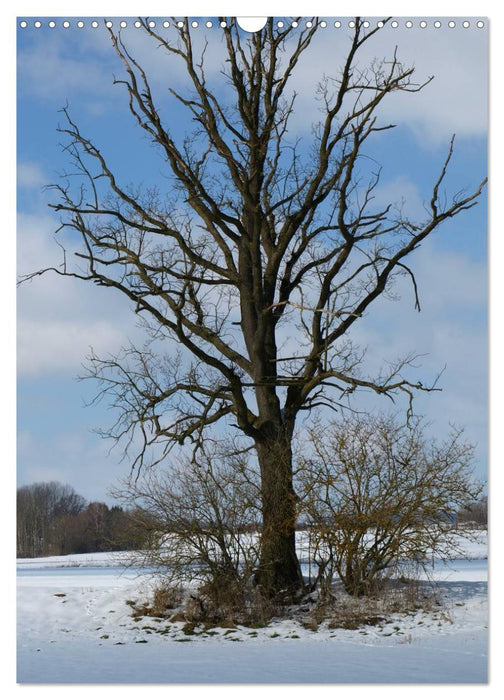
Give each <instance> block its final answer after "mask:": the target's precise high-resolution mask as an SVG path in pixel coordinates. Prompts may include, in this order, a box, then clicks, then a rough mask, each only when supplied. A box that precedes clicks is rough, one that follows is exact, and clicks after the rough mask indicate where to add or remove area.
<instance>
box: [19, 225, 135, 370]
mask: <svg viewBox="0 0 504 700" xmlns="http://www.w3.org/2000/svg"><path fill="white" fill-rule="evenodd" d="M57 227H58V222H57V221H55V220H54V219H52V218H51V217H50V216H47V215H40V216H37V215H36V214H34V215H28V214H21V215H20V216H19V217H18V241H19V243H18V269H19V274H20V275H21V276H22V275H25V274H27V273H31V272H34V271H36V270H40V269H43V268H46V267H58V265H59V264H60V262H61V258H62V251H61V249H60V248H59V246H58V245H57V244H56V243H55V241H54V231H55V230H56V228H57ZM68 254H69V256H70V255H71V246H70V251H69V253H68ZM17 302H18V303H17V312H18V323H17V332H18V346H17V359H18V374H19V375H20V376H21V377H24V376H30V377H36V376H41V375H43V374H45V373H47V372H57V371H61V372H71V373H73V374H77V373H78V372H79V370H80V369H81V365H82V363H83V361H84V360H85V357H86V355H87V354H88V351H89V348H90V347H93V348H94V349H95V350H96V351H97V352H98V351H101V352H112V353H113V352H117V351H118V350H119V349H120V348H121V347H122V346H124V345H128V343H129V341H128V338H134V337H135V336H136V335H137V334H138V329H137V328H136V325H135V317H134V316H133V314H132V313H131V310H130V307H129V305H128V303H127V302H126V301H125V300H124V299H121V298H120V296H119V295H118V294H116V295H114V294H113V293H112V294H110V291H109V290H105V291H104V290H101V289H98V288H97V287H95V286H93V285H89V284H86V283H85V282H81V281H79V280H75V279H72V278H65V277H62V276H60V275H57V274H55V273H54V272H48V273H46V274H44V275H42V276H41V277H35V278H34V279H33V280H32V281H30V282H25V283H23V284H22V285H21V286H20V287H19V289H18V298H17Z"/></svg>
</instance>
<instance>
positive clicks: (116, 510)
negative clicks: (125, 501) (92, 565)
mask: <svg viewBox="0 0 504 700" xmlns="http://www.w3.org/2000/svg"><path fill="white" fill-rule="evenodd" d="M141 546H142V542H141V539H140V538H139V536H138V533H137V532H135V531H134V528H133V525H132V521H131V514H130V513H128V512H127V511H125V510H124V509H123V508H121V507H119V506H112V507H111V508H109V506H107V504H106V503H99V502H91V503H87V502H86V500H85V499H84V498H83V497H82V496H80V495H79V494H77V493H76V492H75V491H74V489H73V488H72V487H71V486H68V485H65V484H61V483H59V482H57V481H51V482H46V483H36V484H31V485H29V486H21V487H20V488H18V490H17V546H16V551H17V556H18V557H41V556H50V555H61V554H80V553H83V552H102V551H113V550H126V549H135V548H138V547H141Z"/></svg>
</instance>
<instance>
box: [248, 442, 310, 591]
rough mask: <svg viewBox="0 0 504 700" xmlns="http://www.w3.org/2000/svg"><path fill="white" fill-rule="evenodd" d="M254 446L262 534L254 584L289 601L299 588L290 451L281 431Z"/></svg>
mask: <svg viewBox="0 0 504 700" xmlns="http://www.w3.org/2000/svg"><path fill="white" fill-rule="evenodd" d="M272 432H277V434H276V435H270V436H269V437H268V438H266V439H265V440H264V441H261V442H260V443H258V444H257V455H258V459H259V466H260V470H261V497H262V515H263V523H262V532H261V559H260V564H259V570H258V572H257V577H256V582H257V584H258V585H259V586H260V587H261V588H262V589H263V590H264V591H265V592H267V593H268V594H269V595H280V596H283V597H287V598H290V597H292V596H293V595H295V594H296V592H298V591H299V590H300V589H301V588H302V587H303V578H302V574H301V567H300V565H299V560H298V557H297V554H296V519H297V508H296V495H295V492H294V487H293V483H292V481H293V472H292V450H291V444H290V440H289V439H288V438H287V437H286V436H285V435H282V430H281V429H280V430H279V431H275V429H273V431H272Z"/></svg>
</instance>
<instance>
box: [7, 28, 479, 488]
mask: <svg viewBox="0 0 504 700" xmlns="http://www.w3.org/2000/svg"><path fill="white" fill-rule="evenodd" d="M33 21H34V20H33V18H32V19H30V20H28V23H29V26H28V28H26V29H18V271H19V273H20V274H25V273H28V272H31V271H33V270H34V269H38V268H40V267H44V266H46V265H51V264H57V262H59V260H60V250H59V247H58V246H57V244H56V243H55V242H54V231H55V230H56V228H57V226H58V221H57V219H55V218H54V216H53V215H52V214H51V211H50V210H49V209H48V207H47V203H48V202H49V201H51V196H50V193H48V192H44V191H43V189H42V188H43V186H44V185H46V184H48V183H51V182H55V181H56V180H57V176H58V174H59V173H61V172H63V171H64V170H65V169H68V167H69V166H68V162H67V161H66V159H65V156H64V154H62V153H61V149H60V147H59V145H58V144H59V142H60V141H61V136H60V135H59V134H57V132H56V127H57V125H58V123H59V122H61V115H60V114H58V110H59V109H61V107H63V106H64V105H65V104H66V103H67V102H68V104H69V108H70V111H71V114H72V115H73V116H74V117H75V118H76V119H77V120H78V122H79V125H80V126H81V128H82V131H83V132H84V133H86V134H87V135H90V136H92V137H93V139H95V141H96V142H97V144H98V145H101V146H102V147H103V150H104V153H106V155H107V157H108V158H109V160H110V162H111V163H113V164H114V166H115V167H116V168H117V169H118V170H119V171H120V172H121V173H124V174H125V175H124V177H125V181H126V182H128V181H130V180H134V179H136V178H138V179H139V180H141V181H143V182H151V181H152V182H153V181H157V180H160V179H161V181H162V175H163V173H162V164H161V162H160V160H159V159H158V158H157V157H156V156H155V154H154V152H153V150H152V148H151V147H150V145H149V144H148V143H147V142H146V141H145V139H144V138H143V137H142V136H139V135H138V131H137V129H136V128H135V127H134V125H133V124H132V121H131V118H130V117H129V115H128V114H127V109H126V101H125V95H124V92H123V90H121V88H120V86H113V85H112V78H113V74H114V73H116V74H117V75H118V74H119V73H120V71H121V67H120V65H118V64H117V62H116V61H115V60H114V57H113V52H112V49H111V46H110V43H109V41H108V38H107V35H106V33H105V31H104V30H103V28H100V29H92V28H91V27H90V26H89V22H90V20H89V19H86V26H85V27H84V28H82V29H79V28H78V27H76V26H75V19H73V20H72V19H70V22H71V27H70V28H69V29H63V28H62V27H61V22H62V19H59V18H58V20H57V24H58V26H57V27H56V28H54V29H51V28H49V27H48V26H47V18H41V22H42V27H41V28H39V29H35V28H34V26H33ZM398 21H399V23H400V26H399V27H398V28H397V29H393V28H392V27H386V28H385V29H384V30H383V32H380V33H379V34H378V35H377V37H376V40H375V41H374V42H373V45H372V48H371V49H370V53H368V55H367V56H365V57H364V58H363V60H364V61H365V60H371V59H372V58H373V55H376V56H379V57H381V56H385V55H390V54H391V52H393V50H394V47H395V46H396V45H397V46H398V54H399V56H400V57H401V58H402V60H403V61H404V62H405V63H406V64H412V63H413V64H414V65H415V67H416V75H417V76H418V79H419V80H420V81H423V80H424V79H426V78H427V77H429V76H430V75H433V74H434V76H435V79H434V80H433V82H432V83H431V84H430V85H429V86H428V87H427V88H426V89H425V90H424V91H422V92H421V93H418V94H414V95H399V96H398V97H394V99H393V102H392V103H391V104H390V105H389V106H388V107H387V108H386V109H384V110H383V114H382V118H383V120H384V121H392V122H393V123H396V124H398V127H397V129H395V130H393V131H391V132H384V133H383V134H382V135H381V136H380V137H379V138H378V139H377V140H376V142H375V143H374V145H373V147H372V148H370V149H369V150H368V155H369V156H370V157H372V158H375V159H376V160H377V161H378V162H380V163H381V165H382V167H383V174H382V181H381V184H380V187H379V188H378V191H377V197H378V198H379V199H380V201H384V202H385V201H386V202H389V201H393V202H395V201H397V202H399V201H400V200H401V198H404V200H405V202H406V205H407V208H408V210H409V211H412V212H414V213H418V214H419V215H421V213H422V210H423V204H424V201H426V200H427V199H428V197H429V191H430V187H431V186H432V183H433V181H434V180H435V179H436V177H437V175H438V173H439V169H440V167H441V165H442V163H443V160H444V158H445V155H446V150H447V147H448V143H449V139H450V136H451V134H452V133H456V134H457V137H456V151H455V157H454V160H453V164H452V168H451V170H450V175H449V178H448V180H447V185H446V189H447V191H448V193H452V192H456V191H458V190H459V189H461V188H464V187H468V188H472V187H475V186H477V184H479V182H480V181H481V179H483V177H484V176H485V175H486V168H487V164H486V138H487V78H488V75H487V63H486V58H487V28H486V27H485V28H483V29H478V28H477V27H476V26H475V24H476V20H475V19H474V18H471V27H470V28H468V29H465V28H463V27H462V26H461V23H460V22H458V23H457V26H456V27H454V28H453V29H450V28H449V27H448V26H447V20H446V19H445V18H443V23H442V24H443V26H442V27H441V28H439V29H435V28H434V27H433V26H432V21H433V20H432V19H431V20H430V21H429V26H428V27H427V28H426V29H421V28H420V27H419V19H418V18H414V19H413V25H414V26H413V27H412V28H410V29H408V28H406V27H405V22H406V18H399V19H398ZM128 24H129V26H128V28H127V29H126V30H125V36H124V38H125V41H126V43H128V44H129V45H131V46H132V47H134V49H135V51H137V52H138V53H139V54H140V55H142V57H143V60H144V62H145V64H146V65H147V67H148V69H149V70H150V74H151V75H152V80H153V87H154V89H155V90H156V91H159V94H164V93H162V91H163V90H164V91H166V85H167V84H168V83H169V84H170V85H171V84H172V82H174V83H175V84H176V85H177V87H179V88H180V87H181V86H183V74H182V73H181V72H180V71H178V70H177V68H176V66H174V65H170V66H168V67H166V66H165V64H164V63H163V62H162V60H161V57H160V55H159V51H157V50H156V49H153V48H152V47H151V46H150V45H146V44H145V42H144V41H143V39H142V36H141V34H140V33H139V32H140V30H137V29H135V28H134V27H133V26H132V21H131V20H129V21H128ZM167 31H169V30H167ZM201 36H203V34H201ZM210 41H211V46H210V50H209V56H210V60H211V62H212V70H214V71H215V74H216V75H217V71H218V69H219V65H220V56H221V53H220V52H221V44H220V39H219V30H218V29H215V30H212V34H211V38H210ZM346 42H347V32H346V31H345V29H344V28H340V29H335V28H332V27H330V28H329V27H328V28H327V29H325V30H324V31H321V32H320V33H319V34H318V35H317V37H316V40H315V41H314V43H313V45H312V47H311V49H312V50H311V52H310V55H309V56H307V60H306V62H305V63H304V64H303V65H302V66H300V68H299V70H298V71H297V73H296V75H295V80H296V86H295V87H296V91H297V92H298V94H299V98H298V110H299V111H298V114H299V117H298V118H297V119H295V120H294V123H293V129H294V130H295V132H296V135H298V136H299V137H300V138H303V139H308V138H309V133H310V132H309V130H310V124H311V121H313V120H314V119H316V111H315V110H314V108H313V107H314V99H313V95H314V89H315V85H316V82H317V80H318V79H319V77H320V73H321V71H323V72H326V73H327V74H331V72H335V71H336V70H337V67H338V65H339V62H340V61H341V57H342V56H343V52H344V49H345V46H346V45H347V44H346ZM167 114H168V112H167ZM169 114H170V120H171V121H170V123H171V124H172V125H173V126H172V128H173V129H174V130H175V131H176V132H177V131H178V132H180V133H181V132H182V127H183V125H184V123H185V122H184V121H183V120H181V119H180V117H179V115H178V114H177V113H176V112H170V113H169ZM486 228H487V227H486V206H485V201H484V199H482V201H481V202H480V204H479V205H478V206H477V207H475V208H474V209H472V210H471V211H469V212H467V213H465V214H462V215H461V216H460V217H457V218H456V219H455V220H454V221H452V222H449V223H447V224H445V225H444V226H443V227H441V228H440V229H439V230H438V231H436V233H435V234H434V236H433V237H432V238H431V239H429V240H428V241H427V242H426V244H425V245H424V246H423V247H422V248H421V249H420V250H419V251H417V253H416V256H415V257H414V258H413V257H412V258H411V259H410V262H411V264H412V267H413V269H414V271H415V274H416V276H417V280H418V283H419V290H420V302H421V305H422V312H421V314H418V313H417V312H415V311H414V308H413V299H412V294H411V290H410V289H409V288H405V289H404V290H402V289H400V290H399V291H400V292H401V296H402V301H400V302H396V303H392V302H389V301H383V302H381V303H380V304H379V305H378V306H377V308H376V311H375V313H374V314H373V313H370V315H369V318H368V319H364V321H363V323H362V324H361V325H360V326H359V327H358V328H357V327H356V331H355V338H356V339H357V340H358V341H359V342H360V343H362V345H367V346H368V347H369V348H370V349H371V350H372V352H371V353H370V354H371V358H370V362H371V363H372V362H373V361H374V362H376V363H378V364H379V363H381V362H383V361H384V360H387V359H389V360H395V359H396V358H397V357H399V356H401V355H403V354H405V353H407V352H409V351H410V350H415V351H417V352H418V353H421V354H422V355H424V357H423V358H422V367H421V368H419V370H418V372H419V374H420V376H421V377H422V378H425V379H426V380H427V381H428V380H429V378H432V377H433V376H435V375H436V374H437V372H438V371H439V370H441V369H442V368H443V367H444V366H445V365H446V370H445V372H444V374H443V377H442V387H443V392H442V393H440V394H432V395H428V396H425V397H422V398H421V399H420V401H419V404H418V408H419V409H420V411H421V412H423V413H425V414H426V415H427V416H428V417H429V418H430V419H431V420H432V422H433V431H434V432H436V433H437V434H439V435H440V436H443V435H445V434H446V432H447V429H448V427H449V423H450V421H452V422H455V423H456V424H457V425H463V426H466V429H467V437H468V438H469V439H470V440H471V441H473V442H476V443H477V445H478V447H477V465H476V466H477V470H478V473H479V474H480V475H483V474H484V473H485V471H486V463H487V370H488V368H487V351H488V349H487V327H486V319H487V301H488V300H487V269H486V256H487V245H486ZM140 337H141V331H140V330H139V329H138V328H137V327H136V325H135V319H134V317H133V315H132V314H131V313H130V310H129V308H128V305H127V303H125V302H124V301H123V300H122V299H120V298H119V297H118V296H116V295H114V294H111V293H110V292H109V291H103V290H99V289H96V288H94V287H90V286H88V285H85V284H84V283H79V282H77V281H74V280H65V279H62V278H59V277H56V276H45V277H44V278H41V279H36V280H34V281H33V282H32V283H31V284H27V285H25V286H23V287H21V288H20V290H19V294H18V480H19V483H21V484H24V483H31V482H33V481H45V480H51V479H55V480H58V481H62V482H65V483H69V484H71V485H72V486H73V487H74V488H75V489H76V490H77V491H78V492H79V493H81V494H82V495H83V496H84V497H85V498H87V499H89V500H95V499H100V500H101V499H108V497H107V491H108V489H109V488H110V487H111V486H112V485H113V484H114V481H115V480H116V479H117V478H118V477H120V476H121V475H124V474H125V473H126V472H127V469H128V463H127V462H121V461H120V457H121V453H120V452H112V453H111V454H109V448H110V445H109V444H108V443H106V442H104V441H103V440H101V439H100V438H99V437H98V436H97V435H95V434H93V432H92V429H93V427H98V426H100V424H101V423H103V422H105V423H107V424H108V423H110V422H111V416H110V411H108V410H107V407H106V406H105V405H99V406H97V407H95V406H93V407H91V408H85V407H84V404H85V403H86V402H88V401H89V400H90V399H91V398H92V396H93V395H94V389H96V387H93V386H92V385H91V383H90V382H77V381H76V379H75V378H76V376H78V375H79V374H80V373H81V372H82V370H81V365H82V363H83V361H84V360H85V357H86V354H87V352H88V349H89V346H93V347H94V348H95V349H96V350H97V351H102V352H107V351H111V352H114V351H117V350H119V348H120V347H121V346H122V345H125V344H127V343H128V340H129V339H133V340H135V339H136V340H138V339H139V338H140ZM384 408H385V409H388V408H389V406H388V405H387V406H384Z"/></svg>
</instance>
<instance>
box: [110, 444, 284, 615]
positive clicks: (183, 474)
mask: <svg viewBox="0 0 504 700" xmlns="http://www.w3.org/2000/svg"><path fill="white" fill-rule="evenodd" d="M259 496H260V492H259V486H258V477H257V473H256V471H255V470H254V468H253V466H251V465H250V463H249V461H248V459H247V456H246V454H242V453H239V452H237V451H236V450H229V449H224V448H223V447H222V446H217V447H214V448H213V450H212V451H209V450H208V449H207V451H206V452H205V453H203V454H201V453H200V454H199V456H198V459H195V458H193V459H192V460H189V459H188V460H186V461H185V462H184V463H181V464H179V465H177V466H173V467H172V468H170V469H169V470H167V471H165V472H163V473H160V472H158V471H154V470H150V471H148V472H145V473H144V474H143V476H142V478H141V479H138V480H134V479H130V480H129V481H128V482H127V483H125V484H124V487H123V488H122V490H121V491H119V492H117V493H116V497H118V498H120V499H121V500H122V501H123V502H125V503H128V505H129V506H130V508H131V510H130V512H131V517H133V518H135V520H136V522H135V527H136V528H137V529H138V530H141V529H142V528H144V530H145V532H146V536H145V538H144V541H145V542H147V546H145V547H144V549H143V550H142V551H141V552H138V553H135V554H134V555H133V556H132V559H131V564H133V565H139V564H140V565H141V566H143V567H149V568H150V569H152V570H153V571H154V572H155V573H158V574H161V575H162V579H163V580H164V581H165V585H166V586H167V588H168V589H171V588H172V587H173V586H175V587H183V588H185V589H190V594H189V595H188V596H187V600H186V604H185V611H184V614H185V615H186V618H187V619H189V620H210V621H214V622H218V621H222V620H240V621H248V622H254V621H259V622H262V621H265V620H266V619H267V618H268V616H271V611H272V610H273V607H272V604H271V603H268V602H267V597H266V596H265V595H263V593H262V592H261V590H260V588H258V587H256V586H254V578H255V575H256V572H257V569H258V566H259V556H260V532H258V530H259V523H260V519H261V510H260V500H259Z"/></svg>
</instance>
